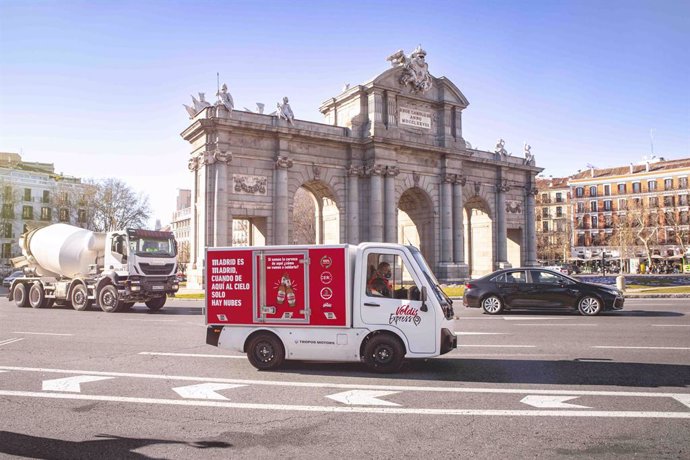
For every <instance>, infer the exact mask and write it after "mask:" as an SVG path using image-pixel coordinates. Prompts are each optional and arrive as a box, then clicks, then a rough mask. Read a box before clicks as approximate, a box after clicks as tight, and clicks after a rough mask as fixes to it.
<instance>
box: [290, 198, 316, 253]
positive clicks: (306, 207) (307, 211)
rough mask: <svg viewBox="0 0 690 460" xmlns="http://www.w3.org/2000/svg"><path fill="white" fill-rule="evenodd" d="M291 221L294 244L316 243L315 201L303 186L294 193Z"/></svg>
mask: <svg viewBox="0 0 690 460" xmlns="http://www.w3.org/2000/svg"><path fill="white" fill-rule="evenodd" d="M292 221H293V226H292V233H293V235H292V240H293V243H294V244H315V243H316V203H314V197H313V195H312V194H311V193H310V192H308V191H307V190H305V189H304V188H299V189H297V192H296V193H295V202H294V208H293V212H292Z"/></svg>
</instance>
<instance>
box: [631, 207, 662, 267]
mask: <svg viewBox="0 0 690 460" xmlns="http://www.w3.org/2000/svg"><path fill="white" fill-rule="evenodd" d="M653 198H654V197H651V198H650V200H652V199H653ZM657 207H658V206H657V205H656V204H655V203H653V202H652V203H649V204H645V203H644V201H643V199H642V198H633V199H632V200H630V201H629V202H628V210H627V212H626V214H625V224H624V226H625V228H626V229H627V230H626V231H629V232H630V233H631V234H632V235H633V236H634V238H635V241H636V242H637V243H639V244H641V245H642V246H643V247H644V251H645V254H646V255H647V264H648V265H647V266H651V265H652V246H654V245H656V244H657V243H658V241H657V240H658V236H659V218H658V215H657Z"/></svg>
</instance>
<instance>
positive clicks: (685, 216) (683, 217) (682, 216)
mask: <svg viewBox="0 0 690 460" xmlns="http://www.w3.org/2000/svg"><path fill="white" fill-rule="evenodd" d="M688 222H690V218H689V217H688V212H687V211H681V212H680V224H681V225H688Z"/></svg>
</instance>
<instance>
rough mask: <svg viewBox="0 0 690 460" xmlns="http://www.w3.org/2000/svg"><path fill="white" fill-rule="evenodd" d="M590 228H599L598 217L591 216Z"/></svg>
mask: <svg viewBox="0 0 690 460" xmlns="http://www.w3.org/2000/svg"><path fill="white" fill-rule="evenodd" d="M592 228H599V218H598V217H597V216H592Z"/></svg>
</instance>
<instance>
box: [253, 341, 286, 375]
mask: <svg viewBox="0 0 690 460" xmlns="http://www.w3.org/2000/svg"><path fill="white" fill-rule="evenodd" d="M247 358H249V362H250V363H251V364H252V366H254V367H256V368H257V369H259V370H262V371H266V370H271V369H275V368H277V367H279V366H280V365H281V364H283V361H284V360H285V348H283V344H282V343H281V341H280V340H279V339H278V337H276V336H275V335H273V334H269V333H259V334H257V335H255V336H254V337H252V338H251V340H250V341H249V344H248V345H247Z"/></svg>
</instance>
